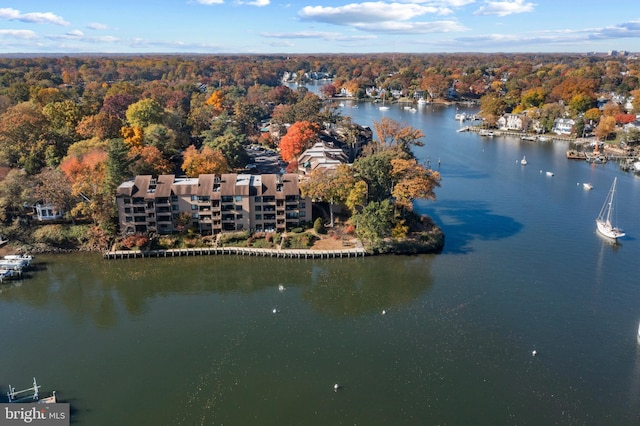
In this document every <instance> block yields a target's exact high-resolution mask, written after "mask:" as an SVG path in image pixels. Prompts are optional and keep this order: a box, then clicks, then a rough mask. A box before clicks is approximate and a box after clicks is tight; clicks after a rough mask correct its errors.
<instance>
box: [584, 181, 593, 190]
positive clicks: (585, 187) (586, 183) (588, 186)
mask: <svg viewBox="0 0 640 426" xmlns="http://www.w3.org/2000/svg"><path fill="white" fill-rule="evenodd" d="M582 187H583V188H584V189H593V185H591V184H590V183H588V182H585V183H583V184H582Z"/></svg>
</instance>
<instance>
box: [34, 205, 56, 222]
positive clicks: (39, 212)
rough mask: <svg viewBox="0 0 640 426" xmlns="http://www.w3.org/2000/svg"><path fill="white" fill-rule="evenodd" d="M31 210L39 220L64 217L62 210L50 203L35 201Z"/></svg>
mask: <svg viewBox="0 0 640 426" xmlns="http://www.w3.org/2000/svg"><path fill="white" fill-rule="evenodd" d="M33 211H34V213H35V214H36V218H37V219H38V220H40V221H48V220H58V219H62V218H63V217H64V211H62V209H59V208H57V207H56V206H54V205H53V204H51V203H37V204H36V205H35V206H33Z"/></svg>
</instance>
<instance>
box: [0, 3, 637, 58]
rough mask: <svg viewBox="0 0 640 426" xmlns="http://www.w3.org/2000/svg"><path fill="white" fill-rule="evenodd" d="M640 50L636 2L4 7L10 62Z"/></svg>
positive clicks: (0, 39)
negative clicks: (41, 57) (20, 58)
mask: <svg viewBox="0 0 640 426" xmlns="http://www.w3.org/2000/svg"><path fill="white" fill-rule="evenodd" d="M611 50H617V51H625V50H626V51H629V52H633V53H637V52H640V6H638V3H637V1H636V0H618V1H612V2H611V3H609V2H608V1H601V0H598V1H596V0H535V1H528V0H498V1H491V0H389V1H362V2H357V1H351V0H344V1H343V0H294V1H286V0H285V1H281V0H128V1H123V0H109V1H104V0H97V1H91V0H89V1H87V0H58V1H55V2H53V1H51V0H3V1H2V3H0V54H2V53H69V54H73V53H209V54H271V53H281V54H296V53H299V54H305V53H306V54H313V53H379V52H385V53H388V52H397V53H443V52H486V53H495V52H580V53H585V52H609V51H611Z"/></svg>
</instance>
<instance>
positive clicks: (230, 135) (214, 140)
mask: <svg viewBox="0 0 640 426" xmlns="http://www.w3.org/2000/svg"><path fill="white" fill-rule="evenodd" d="M204 135H205V137H204V140H203V141H202V144H203V145H204V146H208V147H210V148H212V149H214V150H219V151H220V152H221V153H222V155H223V156H224V158H225V159H226V160H227V164H228V165H229V167H231V168H238V167H243V166H245V165H246V164H247V163H248V161H249V155H248V154H247V150H246V149H245V147H244V144H245V137H244V135H243V134H239V133H236V132H233V131H227V132H225V133H224V134H223V135H221V136H217V137H211V135H210V134H209V133H208V132H204Z"/></svg>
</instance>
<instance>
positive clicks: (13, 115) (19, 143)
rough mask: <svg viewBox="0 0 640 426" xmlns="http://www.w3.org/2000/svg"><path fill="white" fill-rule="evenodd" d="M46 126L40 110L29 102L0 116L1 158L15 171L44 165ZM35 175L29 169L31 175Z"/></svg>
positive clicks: (16, 106)
mask: <svg viewBox="0 0 640 426" xmlns="http://www.w3.org/2000/svg"><path fill="white" fill-rule="evenodd" d="M47 125H48V122H47V120H46V118H45V116H44V115H43V114H42V112H41V109H40V108H38V106H37V105H35V104H33V103H31V102H23V103H20V104H18V105H15V106H13V107H11V108H9V109H7V111H5V113H4V114H2V115H1V116H0V158H1V159H2V160H3V161H4V162H6V163H8V164H11V165H17V166H18V167H27V165H28V164H35V163H34V160H36V162H37V161H38V160H39V161H41V162H44V156H45V148H46V146H47V143H46V135H47V131H48V128H47ZM38 171H39V168H38V169H36V170H34V169H33V168H30V172H32V173H37V172H38Z"/></svg>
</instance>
